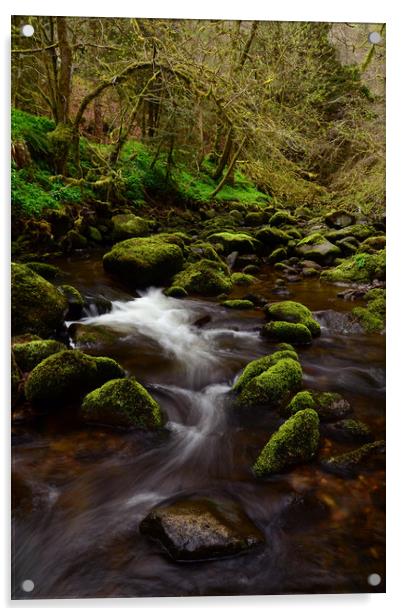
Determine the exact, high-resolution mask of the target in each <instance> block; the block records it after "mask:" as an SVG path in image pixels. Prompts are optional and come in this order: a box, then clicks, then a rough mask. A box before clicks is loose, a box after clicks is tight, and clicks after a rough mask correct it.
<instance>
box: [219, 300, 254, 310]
mask: <svg viewBox="0 0 402 616" xmlns="http://www.w3.org/2000/svg"><path fill="white" fill-rule="evenodd" d="M222 306H224V307H225V308H232V309H233V310H252V309H253V308H254V304H253V302H250V300H248V299H227V300H226V301H224V302H222Z"/></svg>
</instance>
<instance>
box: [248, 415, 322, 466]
mask: <svg viewBox="0 0 402 616" xmlns="http://www.w3.org/2000/svg"><path fill="white" fill-rule="evenodd" d="M319 438H320V433H319V419H318V415H317V413H316V412H315V411H314V410H313V409H309V408H307V409H304V410H302V411H298V412H297V413H296V414H295V415H294V416H293V417H291V418H290V419H288V420H287V421H285V423H284V424H282V425H281V427H280V428H279V430H278V431H277V432H275V433H274V434H273V435H272V436H271V438H270V439H269V441H268V443H267V444H266V445H265V447H264V448H263V450H262V451H261V453H260V454H259V456H258V458H257V461H256V462H255V464H254V466H253V471H254V473H255V474H256V475H257V477H265V476H267V475H271V474H274V473H280V472H282V471H284V470H287V469H288V468H290V467H292V466H294V465H295V464H302V463H305V462H310V461H311V460H312V459H313V458H314V457H315V456H316V454H317V450H318V443H319Z"/></svg>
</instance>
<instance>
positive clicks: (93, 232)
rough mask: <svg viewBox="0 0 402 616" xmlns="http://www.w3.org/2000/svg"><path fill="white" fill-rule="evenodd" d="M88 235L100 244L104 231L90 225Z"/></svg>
mask: <svg viewBox="0 0 402 616" xmlns="http://www.w3.org/2000/svg"><path fill="white" fill-rule="evenodd" d="M87 235H88V238H89V239H90V240H91V241H92V242H96V243H97V244H100V243H101V242H102V241H103V237H102V233H101V232H100V231H99V229H98V228H97V227H92V226H91V225H90V226H89V227H88V232H87Z"/></svg>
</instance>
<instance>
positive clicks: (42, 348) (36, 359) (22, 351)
mask: <svg viewBox="0 0 402 616" xmlns="http://www.w3.org/2000/svg"><path fill="white" fill-rule="evenodd" d="M65 348H66V347H65V346H64V344H61V342H57V341H56V340H33V341H32V342H25V343H19V344H18V343H17V344H14V345H13V351H14V356H15V359H16V362H17V364H18V366H19V368H21V370H22V371H23V372H30V371H31V370H33V368H35V366H37V365H38V364H40V362H41V361H43V360H44V359H46V357H49V356H50V355H54V353H58V352H59V351H63V350H65Z"/></svg>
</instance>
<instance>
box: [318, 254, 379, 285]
mask: <svg viewBox="0 0 402 616" xmlns="http://www.w3.org/2000/svg"><path fill="white" fill-rule="evenodd" d="M321 278H322V279H323V280H327V281H329V282H371V281H373V280H375V279H378V280H384V279H385V250H380V251H379V252H377V253H375V254H368V253H359V254H356V255H353V256H352V257H350V258H349V259H345V260H344V261H342V263H340V264H339V265H338V266H337V267H334V268H332V269H329V270H326V271H323V272H322V273H321Z"/></svg>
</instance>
